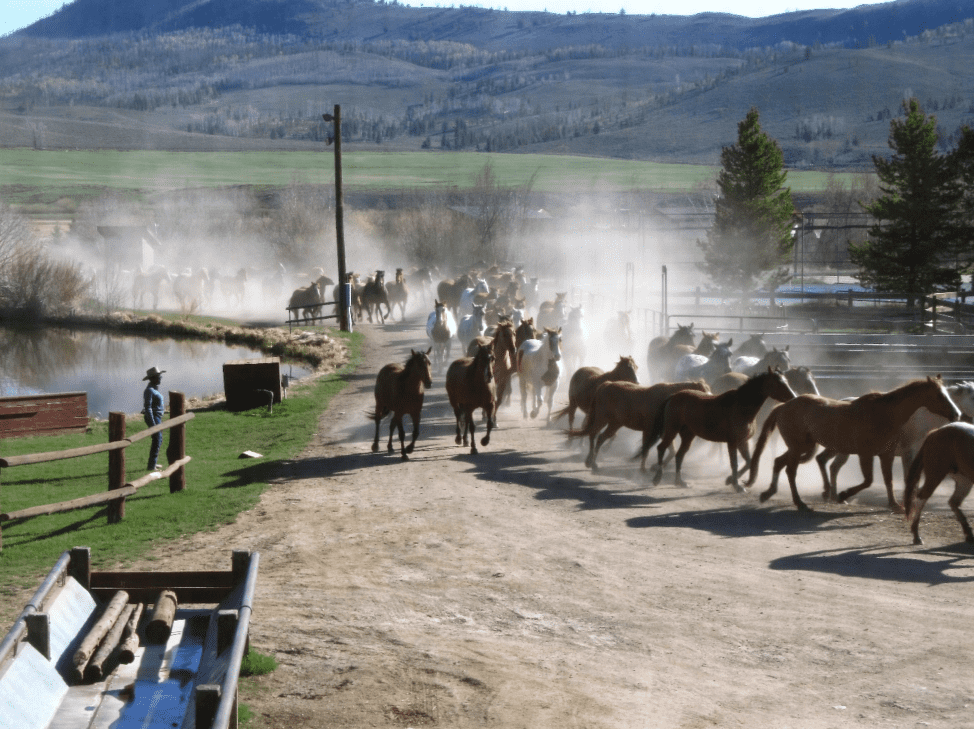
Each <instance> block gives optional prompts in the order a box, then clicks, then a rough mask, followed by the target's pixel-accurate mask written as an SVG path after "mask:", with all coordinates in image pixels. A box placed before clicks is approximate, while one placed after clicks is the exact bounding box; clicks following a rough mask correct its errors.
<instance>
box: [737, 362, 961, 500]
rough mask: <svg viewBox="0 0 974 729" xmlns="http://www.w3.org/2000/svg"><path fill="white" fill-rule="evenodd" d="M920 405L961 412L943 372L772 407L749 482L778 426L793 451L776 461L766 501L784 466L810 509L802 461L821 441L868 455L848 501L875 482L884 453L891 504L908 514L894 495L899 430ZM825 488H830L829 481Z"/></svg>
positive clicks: (951, 414) (952, 414)
mask: <svg viewBox="0 0 974 729" xmlns="http://www.w3.org/2000/svg"><path fill="white" fill-rule="evenodd" d="M921 407H926V408H927V409H928V410H930V412H932V413H934V414H936V415H941V416H943V417H944V418H946V419H947V420H948V421H951V422H954V421H957V420H959V419H960V415H961V414H960V410H958V409H957V406H956V405H955V404H954V401H953V400H951V399H950V396H949V395H948V394H947V391H946V390H945V389H944V381H943V379H941V377H940V375H937V376H936V377H927V378H926V379H920V380H913V381H912V382H908V383H906V384H905V385H901V386H900V387H897V388H895V389H893V390H890V391H888V392H870V393H868V394H866V395H863V396H862V397H858V398H856V399H855V400H832V399H830V398H826V397H821V396H816V395H801V396H799V397H797V398H795V399H794V400H792V401H791V402H788V403H783V404H781V405H779V406H778V407H776V408H775V409H774V410H772V411H771V413H770V414H769V415H768V419H767V420H766V421H764V426H763V427H762V428H761V435H760V437H759V438H758V442H757V444H756V445H755V446H754V458H753V459H752V466H753V467H752V468H751V475H750V476H749V478H748V483H747V485H748V486H750V485H752V484H753V483H754V481H755V479H756V478H757V475H758V461H759V459H760V458H761V452H762V451H763V450H764V446H765V443H767V441H768V436H770V435H771V433H772V431H774V429H775V428H777V429H778V432H779V433H780V434H781V438H782V440H784V442H785V446H786V447H787V448H788V450H787V451H786V452H785V453H784V454H782V455H780V456H778V457H777V458H775V459H774V472H773V473H772V476H771V485H770V486H769V487H768V489H767V490H766V491H764V492H763V493H762V494H761V501H767V500H768V499H770V498H771V497H772V496H773V495H774V494H775V493H776V492H777V491H778V476H779V474H780V473H781V469H785V473H786V474H787V475H788V483H789V485H790V486H791V498H792V501H794V503H795V506H796V507H797V508H798V510H799V511H811V509H810V508H809V507H808V506H806V505H805V502H803V501H802V499H801V497H800V496H799V495H798V486H797V484H796V483H795V475H796V474H797V473H798V466H799V464H802V463H807V462H808V461H810V460H811V459H812V456H814V455H815V451H816V449H817V448H818V446H820V445H821V446H822V447H823V448H825V449H826V451H827V452H831V453H832V454H833V455H834V454H836V453H850V454H855V455H859V456H866V457H865V458H861V459H860V464H861V465H862V471H863V477H864V478H865V480H864V481H863V483H861V484H859V485H858V486H854V487H852V488H850V489H846V490H845V491H843V492H842V494H841V496H842V497H843V498H844V499H847V498H849V497H850V496H854V495H855V494H857V493H859V492H860V491H862V490H863V489H865V488H867V487H868V486H869V485H870V484H872V482H873V461H872V457H873V456H879V465H880V468H881V469H882V472H883V480H884V481H885V482H886V496H887V498H888V500H889V507H890V509H892V510H893V511H896V512H899V513H903V506H902V505H901V504H900V503H899V502H898V501H897V500H896V497H894V496H893V458H894V456H895V453H896V442H897V437H898V435H899V432H900V429H901V428H902V427H903V426H904V425H905V424H906V421H907V420H909V419H910V416H911V415H913V413H915V412H916V411H917V409H918V408H921ZM822 475H823V479H824V478H826V474H825V472H824V468H823V472H822ZM825 487H826V489H828V488H829V484H828V482H827V481H826V484H825Z"/></svg>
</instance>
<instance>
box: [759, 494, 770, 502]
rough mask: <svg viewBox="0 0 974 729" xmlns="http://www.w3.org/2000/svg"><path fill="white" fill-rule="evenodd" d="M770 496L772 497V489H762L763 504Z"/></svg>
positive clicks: (761, 498)
mask: <svg viewBox="0 0 974 729" xmlns="http://www.w3.org/2000/svg"><path fill="white" fill-rule="evenodd" d="M770 498H771V492H770V491H762V492H761V496H760V499H759V500H760V501H761V503H762V504H763V503H764V502H765V501H767V500H768V499H770Z"/></svg>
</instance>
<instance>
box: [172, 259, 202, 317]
mask: <svg viewBox="0 0 974 729" xmlns="http://www.w3.org/2000/svg"><path fill="white" fill-rule="evenodd" d="M209 279H210V275H209V273H207V271H206V269H205V268H197V269H196V270H195V271H194V270H193V269H191V268H187V269H185V270H184V271H183V272H182V273H180V274H178V275H177V276H176V277H175V278H173V281H172V292H173V295H174V296H175V297H176V301H177V303H178V304H179V307H180V308H181V309H200V308H202V307H203V305H204V304H205V303H206V283H207V281H209Z"/></svg>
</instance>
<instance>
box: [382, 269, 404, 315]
mask: <svg viewBox="0 0 974 729" xmlns="http://www.w3.org/2000/svg"><path fill="white" fill-rule="evenodd" d="M386 294H387V295H388V297H389V318H390V319H391V318H392V313H393V310H394V309H395V308H396V307H397V306H398V307H399V320H400V321H405V320H406V302H407V301H409V287H407V286H406V276H405V274H404V273H403V272H402V269H401V268H397V269H396V280H395V281H393V282H392V283H388V284H386Z"/></svg>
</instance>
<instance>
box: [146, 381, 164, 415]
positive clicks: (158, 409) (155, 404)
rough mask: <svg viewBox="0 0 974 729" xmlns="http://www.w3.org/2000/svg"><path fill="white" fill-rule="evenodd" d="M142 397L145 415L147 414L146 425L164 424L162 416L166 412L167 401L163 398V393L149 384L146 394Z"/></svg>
mask: <svg viewBox="0 0 974 729" xmlns="http://www.w3.org/2000/svg"><path fill="white" fill-rule="evenodd" d="M142 396H143V401H144V403H145V409H144V410H143V413H144V414H145V422H146V424H148V425H159V423H161V422H162V414H163V413H164V412H165V410H166V404H165V400H163V398H162V393H161V392H159V390H157V389H156V386H155V385H152V384H149V385H147V386H146V388H145V392H144V393H143V395H142ZM150 421H151V422H150Z"/></svg>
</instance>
